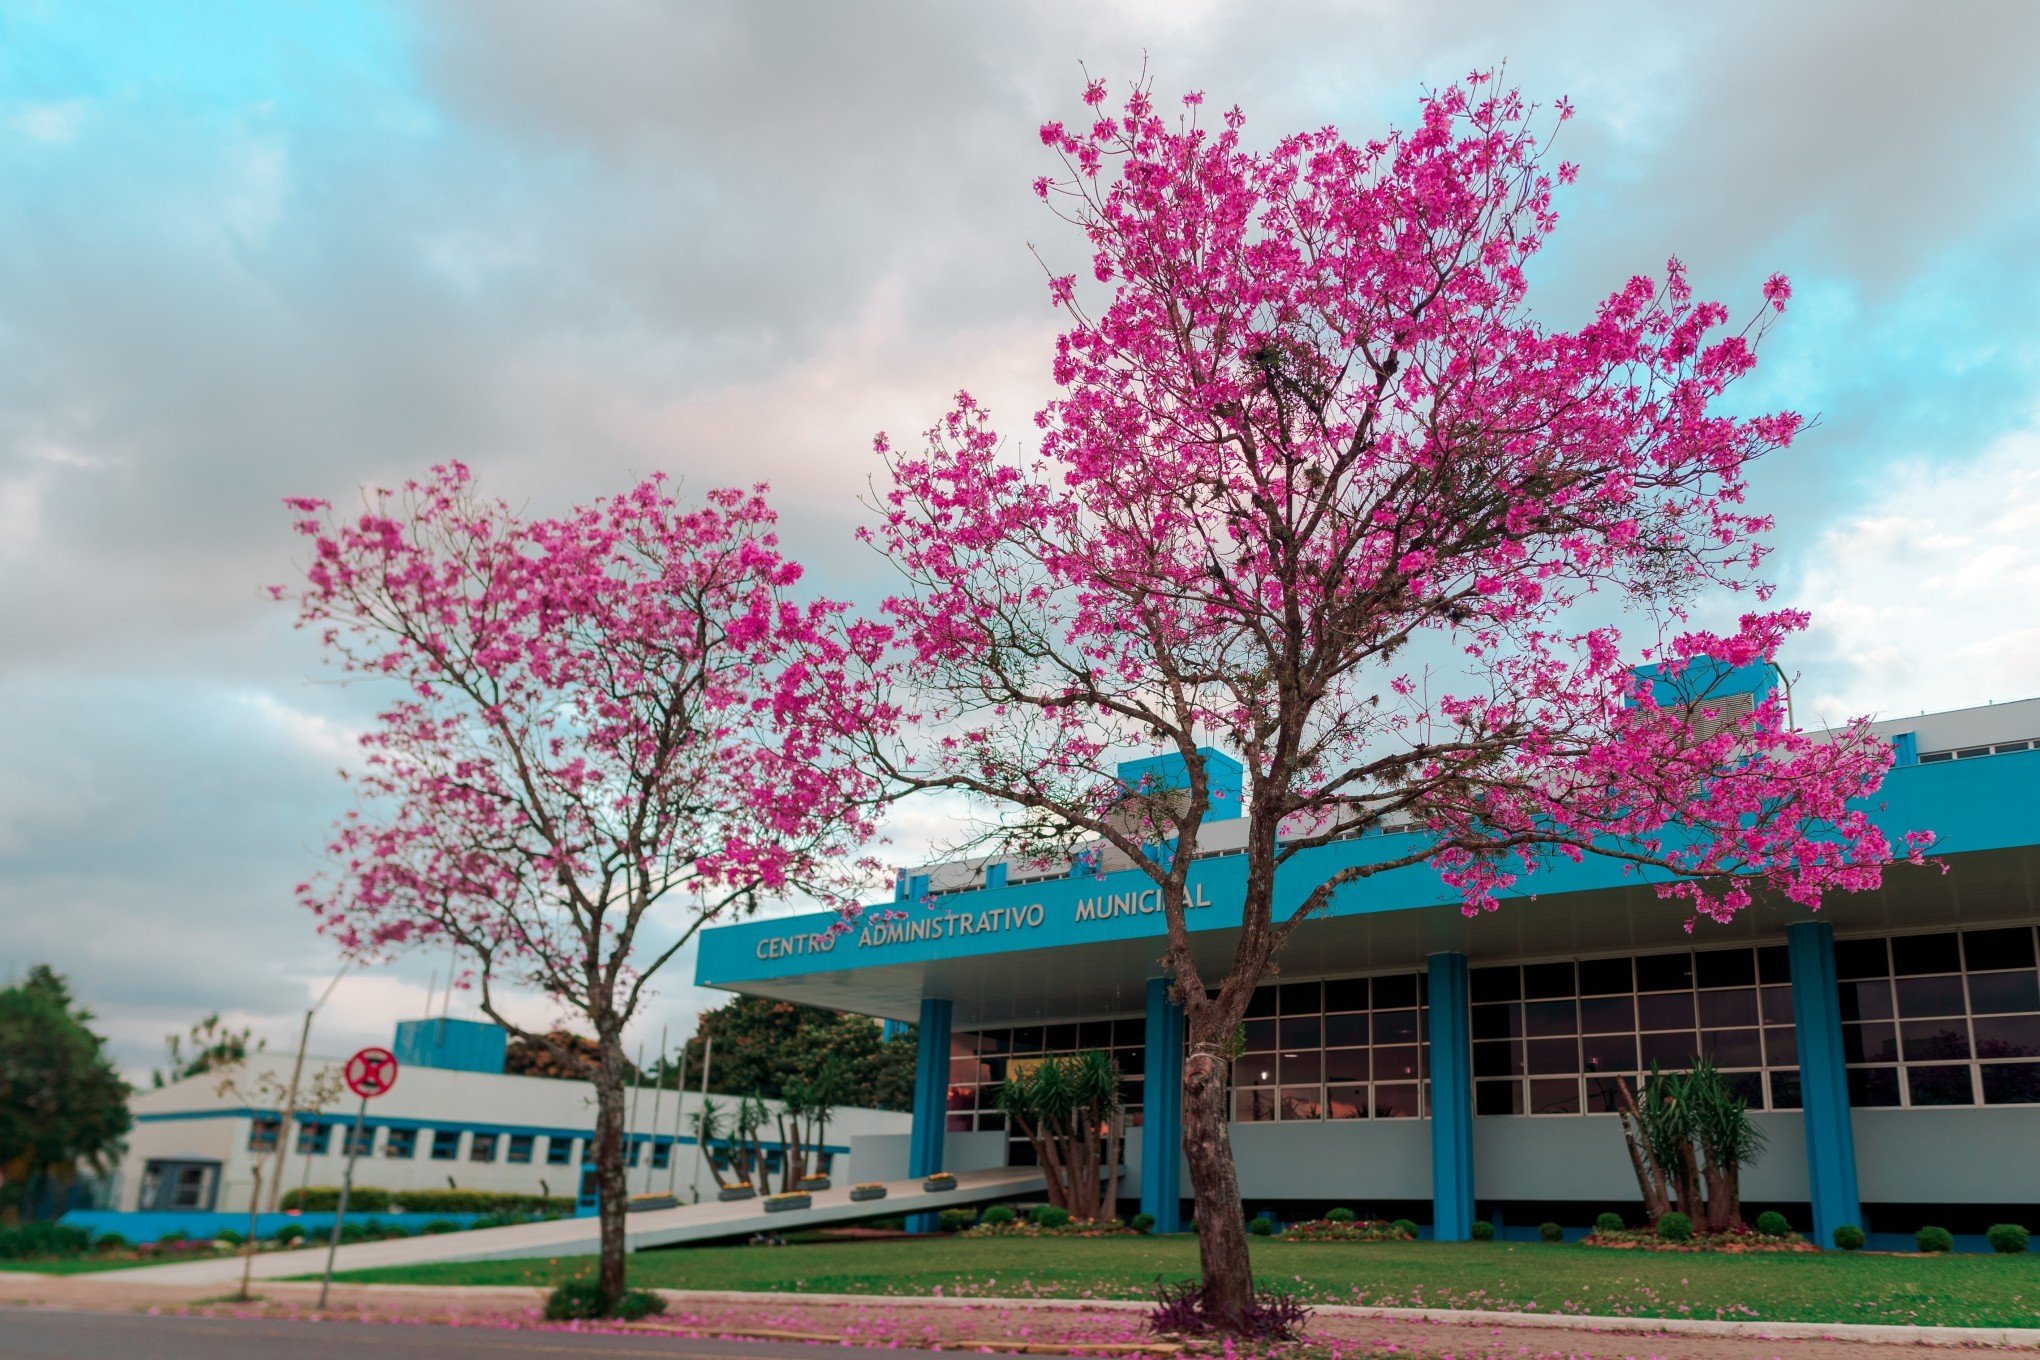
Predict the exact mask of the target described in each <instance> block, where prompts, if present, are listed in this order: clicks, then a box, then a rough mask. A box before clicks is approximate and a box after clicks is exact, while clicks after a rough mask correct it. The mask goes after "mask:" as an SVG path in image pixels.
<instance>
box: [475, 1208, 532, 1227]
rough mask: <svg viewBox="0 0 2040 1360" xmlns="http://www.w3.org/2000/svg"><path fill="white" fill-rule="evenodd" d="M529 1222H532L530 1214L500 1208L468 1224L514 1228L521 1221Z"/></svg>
mask: <svg viewBox="0 0 2040 1360" xmlns="http://www.w3.org/2000/svg"><path fill="white" fill-rule="evenodd" d="M529 1222H531V1215H530V1214H526V1213H519V1212H517V1211H516V1210H514V1209H498V1210H496V1211H495V1212H494V1213H488V1214H483V1215H482V1216H481V1217H480V1218H477V1219H475V1220H474V1221H473V1222H472V1223H470V1224H468V1226H469V1227H470V1228H514V1227H516V1226H517V1225H518V1224H519V1223H529Z"/></svg>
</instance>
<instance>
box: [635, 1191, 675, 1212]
mask: <svg viewBox="0 0 2040 1360" xmlns="http://www.w3.org/2000/svg"><path fill="white" fill-rule="evenodd" d="M679 1207H680V1201H679V1200H677V1199H675V1198H673V1196H671V1195H639V1196H638V1197H637V1198H636V1199H634V1200H631V1201H630V1202H629V1203H628V1204H625V1205H624V1206H623V1209H624V1212H625V1213H631V1214H634V1213H637V1212H638V1211H639V1210H642V1209H677V1208H679Z"/></svg>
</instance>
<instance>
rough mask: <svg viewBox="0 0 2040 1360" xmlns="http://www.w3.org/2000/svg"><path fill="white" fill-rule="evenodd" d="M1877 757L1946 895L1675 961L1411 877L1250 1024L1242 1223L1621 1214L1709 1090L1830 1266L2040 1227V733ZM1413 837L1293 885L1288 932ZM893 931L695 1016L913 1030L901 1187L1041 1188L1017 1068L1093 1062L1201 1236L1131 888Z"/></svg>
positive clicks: (1349, 848) (1890, 809)
mask: <svg viewBox="0 0 2040 1360" xmlns="http://www.w3.org/2000/svg"><path fill="white" fill-rule="evenodd" d="M1877 730H1878V732H1879V734H1880V735H1881V736H1882V737H1883V738H1884V739H1886V740H1888V741H1890V742H1891V743H1892V745H1893V747H1894V753H1895V759H1896V765H1895V767H1894V768H1893V770H1892V771H1891V773H1890V775H1889V777H1888V779H1887V780H1886V783H1885V785H1884V788H1883V790H1882V791H1881V793H1880V794H1879V795H1878V801H1877V805H1876V807H1875V809H1874V815H1875V816H1876V818H1877V819H1878V821H1879V823H1880V825H1882V826H1883V827H1884V828H1885V830H1886V832H1887V834H1889V835H1890V836H1891V837H1892V839H1893V840H1894V842H1896V841H1897V839H1898V837H1899V836H1900V835H1901V834H1903V833H1904V832H1905V831H1908V830H1913V829H1919V828H1924V829H1928V830H1932V831H1934V832H1935V833H1937V835H1938V837H1939V840H1938V843H1937V845H1936V847H1935V855H1936V857H1937V859H1938V860H1939V864H1937V865H1932V866H1928V867H1914V866H1907V865H1898V866H1895V867H1893V868H1891V869H1890V870H1888V871H1887V873H1886V875H1885V882H1884V886H1883V887H1882V888H1881V889H1880V890H1879V891H1877V892H1874V893H1867V894H1855V895H1838V896H1836V897H1834V898H1832V899H1831V900H1830V901H1828V902H1827V903H1826V904H1825V905H1824V907H1823V909H1822V910H1821V911H1820V912H1818V913H1811V912H1808V911H1806V910H1805V909H1803V908H1800V907H1796V906H1793V905H1791V904H1789V903H1783V902H1769V901H1759V902H1758V903H1757V904H1755V905H1752V906H1751V907H1750V908H1748V909H1746V910H1745V911H1744V912H1742V913H1741V914H1740V915H1739V916H1738V917H1737V918H1736V919H1735V920H1734V922H1733V923H1731V924H1727V925H1722V924H1717V923H1715V922H1712V921H1708V920H1701V921H1699V922H1698V923H1697V924H1696V925H1694V927H1693V929H1692V930H1691V932H1690V933H1689V931H1688V929H1687V925H1688V912H1687V911H1686V910H1685V909H1684V908H1683V906H1681V905H1680V904H1677V903H1671V902H1664V901H1660V900H1659V899H1658V898H1657V896H1656V895H1655V893H1654V892H1653V891H1652V890H1651V888H1650V886H1649V879H1648V878H1644V877H1639V876H1636V875H1634V874H1630V873H1626V872H1624V870H1623V868H1622V867H1621V866H1620V865H1618V864H1616V863H1614V862H1612V861H1605V860H1603V861H1596V860H1589V861H1587V862H1584V863H1580V864H1569V863H1565V862H1562V861H1561V862H1557V863H1554V864H1551V865H1549V866H1547V867H1546V868H1544V869H1542V870H1540V871H1539V872H1538V873H1536V874H1534V875H1529V876H1526V877H1525V878H1524V879H1523V880H1522V881H1520V882H1519V883H1518V884H1517V885H1516V888H1515V894H1516V895H1515V896H1513V897H1511V898H1509V899H1507V900H1505V901H1504V903H1503V905H1502V907H1501V909H1500V910H1498V911H1495V912H1492V913H1486V914H1483V915H1481V916H1479V917H1477V918H1471V919H1470V918H1468V917H1467V916H1465V915H1464V914H1463V913H1462V912H1461V910H1460V905H1459V901H1458V898H1457V896H1456V894H1454V893H1453V892H1452V891H1451V890H1450V889H1448V888H1447V887H1446V886H1445V885H1444V884H1443V883H1441V882H1440V881H1439V880H1438V878H1437V876H1436V874H1435V872H1433V871H1432V870H1430V869H1429V868H1428V867H1425V866H1417V867H1412V868H1401V869H1395V870H1391V871H1387V872H1384V873H1382V874H1380V875H1377V876H1374V877H1371V878H1368V879H1366V880H1363V881H1361V882H1359V883H1355V884H1352V885H1349V886H1348V887H1347V888H1345V889H1344V890H1342V891H1341V893H1340V894H1339V896H1338V897H1337V899H1336V901H1335V902H1334V904H1333V905H1332V907H1331V908H1330V909H1329V911H1327V912H1325V913H1324V914H1322V915H1321V916H1319V917H1315V918H1313V919H1312V920H1311V921H1310V922H1308V923H1306V924H1305V925H1304V926H1303V927H1302V928H1300V929H1299V930H1298V932H1297V934H1296V935H1295V937H1294V938H1293V940H1292V942H1291V943H1290V945H1289V946H1288V948H1287V950H1286V951H1285V953H1284V954H1283V955H1282V956H1281V957H1280V959H1279V960H1278V964H1279V968H1280V974H1279V976H1278V977H1275V978H1272V979H1271V980H1270V981H1269V983H1268V985H1266V986H1264V987H1262V988H1261V990H1260V992H1259V993H1258V994H1257V995H1256V997H1255V999H1254V1002H1253V1006H1252V1008H1251V1009H1250V1010H1249V1012H1248V1017H1247V1020H1246V1024H1245V1048H1244V1052H1243V1054H1242V1056H1241V1057H1240V1058H1239V1060H1238V1061H1237V1062H1236V1063H1235V1064H1234V1069H1233V1072H1232V1090H1231V1093H1230V1099H1231V1102H1232V1116H1233V1121H1234V1122H1233V1124H1232V1126H1231V1136H1232V1141H1233V1146H1234V1149H1235V1152H1236V1155H1237V1158H1238V1164H1239V1174H1240V1182H1241V1187H1242V1190H1243V1193H1244V1194H1245V1196H1246V1199H1247V1203H1248V1208H1249V1211H1250V1212H1251V1211H1256V1210H1267V1211H1270V1212H1273V1213H1274V1214H1276V1215H1277V1216H1278V1217H1298V1216H1302V1215H1304V1214H1307V1213H1314V1212H1317V1211H1319V1210H1321V1209H1323V1208H1324V1207H1327V1206H1330V1205H1337V1204H1343V1205H1346V1206H1349V1207H1352V1208H1354V1209H1356V1210H1359V1211H1361V1212H1363V1213H1373V1214H1380V1215H1386V1216H1407V1217H1410V1218H1413V1219H1415V1220H1417V1221H1418V1222H1419V1223H1422V1224H1425V1225H1427V1229H1428V1230H1429V1231H1430V1232H1432V1233H1434V1234H1435V1235H1436V1236H1439V1237H1443V1238H1458V1237H1463V1236H1465V1235H1466V1234H1467V1232H1468V1230H1469V1228H1470V1226H1471V1224H1472V1222H1473V1221H1474V1220H1476V1219H1487V1220H1489V1221H1491V1222H1496V1223H1498V1224H1500V1225H1504V1226H1505V1228H1506V1225H1526V1226H1527V1225H1534V1224H1537V1223H1539V1222H1541V1221H1544V1220H1557V1221H1559V1222H1561V1223H1566V1224H1570V1225H1584V1224H1587V1223H1590V1222H1591V1221H1592V1220H1593V1218H1594V1216H1595V1215H1596V1214H1598V1213H1599V1212H1601V1211H1603V1210H1607V1209H1617V1210H1621V1209H1624V1208H1629V1209H1631V1211H1632V1213H1633V1212H1635V1210H1636V1208H1638V1207H1640V1203H1641V1200H1640V1196H1639V1193H1638V1190H1637V1187H1636V1183H1635V1178H1634V1174H1633V1172H1632V1170H1631V1167H1630V1163H1629V1160H1628V1156H1627V1154H1626V1152H1625V1150H1624V1146H1623V1138H1622V1133H1621V1128H1620V1122H1619V1119H1618V1117H1617V1116H1616V1115H1615V1114H1614V1113H1613V1109H1614V1099H1615V1096H1614V1091H1615V1088H1616V1084H1617V1083H1621V1082H1633V1081H1635V1080H1637V1078H1638V1076H1639V1074H1641V1073H1643V1072H1645V1071H1647V1070H1648V1069H1649V1068H1650V1067H1651V1065H1653V1064H1656V1065H1658V1066H1661V1067H1664V1068H1667V1069H1674V1068H1679V1067H1682V1066H1684V1065H1687V1064H1688V1063H1690V1062H1691V1060H1692V1059H1693V1058H1694V1057H1695V1056H1696V1055H1700V1054H1705V1055H1707V1056H1708V1057H1710V1058H1711V1059H1712V1060H1713V1061H1714V1062H1715V1063H1716V1064H1717V1065H1718V1066H1719V1067H1720V1068H1722V1069H1723V1070H1724V1071H1725V1072H1726V1073H1727V1074H1728V1075H1729V1077H1730V1079H1731V1080H1732V1081H1733V1082H1734V1084H1735V1085H1736V1087H1737V1088H1738V1089H1739V1090H1740V1091H1741V1092H1742V1093H1743V1094H1744V1095H1745V1096H1746V1097H1747V1098H1748V1100H1749V1103H1750V1108H1751V1109H1752V1111H1753V1112H1754V1113H1755V1118H1756V1120H1757V1122H1758V1124H1759V1125H1760V1126H1761V1128H1762V1130H1763V1132H1764V1133H1765V1135H1766V1137H1767V1146H1766V1149H1765V1151H1764V1153H1763V1155H1762V1157H1761V1158H1760V1159H1759V1160H1758V1161H1757V1163H1756V1164H1755V1165H1754V1166H1752V1167H1751V1168H1750V1169H1749V1170H1748V1171H1746V1172H1745V1175H1744V1182H1743V1185H1744V1199H1745V1203H1746V1205H1747V1206H1748V1210H1747V1212H1748V1213H1749V1214H1750V1215H1751V1216H1754V1215H1755V1214H1756V1213H1758V1212H1760V1211H1762V1210H1764V1209H1768V1208H1777V1209H1780V1210H1781V1211H1783V1212H1785V1213H1786V1214H1787V1216H1788V1217H1789V1218H1791V1219H1792V1220H1793V1222H1794V1223H1795V1225H1796V1226H1797V1227H1799V1228H1800V1229H1801V1230H1812V1231H1813V1232H1814V1233H1816V1234H1817V1236H1816V1240H1817V1241H1821V1242H1823V1243H1824V1242H1826V1241H1828V1240H1829V1237H1830V1234H1831V1233H1832V1231H1833V1229H1834V1228H1835V1227H1836V1226H1839V1225H1841V1224H1844V1223H1851V1224H1857V1225H1861V1226H1864V1227H1866V1228H1867V1229H1869V1230H1872V1231H1873V1232H1886V1233H1897V1232H1908V1233H1909V1232H1910V1231H1911V1230H1912V1229H1913V1228H1915V1227H1917V1226H1920V1225H1921V1224H1924V1223H1935V1224H1939V1225H1941V1226H1944V1227H1948V1228H1950V1229H1952V1230H1954V1231H1956V1232H1957V1233H1958V1234H1961V1233H1974V1232H1980V1231H1981V1230H1982V1228H1983V1226H1985V1225H1986V1224H1988V1223H1990V1222H1997V1221H2002V1220H2007V1219H2009V1220H2014V1221H2023V1222H2029V1223H2031V1222H2034V1221H2035V1220H2036V1219H2040V1163H2036V1159H2035V1158H2034V1157H2033V1156H2032V1149H2034V1148H2036V1147H2040V938H2036V934H2035V929H2036V926H2040V888H2036V883H2040V740H2036V738H2040V700H2028V701H2023V702H2019V703H2012V704H2004V705H1996V706H1992V707H1986V708H1978V709H1965V710H1960V711H1955V712H1948V713H1938V714H1928V715H1921V716H1919V717H1917V718H1911V719H1904V720H1892V721H1887V722H1883V723H1880V724H1878V725H1877ZM1220 759H1221V760H1222V758H1220ZM1138 773H1139V771H1137V770H1133V769H1128V770H1126V771H1124V772H1123V774H1124V775H1125V776H1126V777H1128V778H1133V777H1135V776H1136V775H1137V774H1138ZM1235 792H1237V788H1236V786H1235ZM1234 806H1235V807H1237V803H1236V802H1235V803H1234ZM1235 815H1236V814H1235ZM1239 831H1240V824H1239V823H1238V822H1237V821H1235V822H1233V823H1231V824H1230V825H1229V824H1228V823H1227V822H1225V821H1218V822H1215V823H1210V824H1207V826H1206V828H1205V830H1204V832H1203V834H1202V835H1201V837H1200V846H1199V854H1198V862H1197V863H1196V864H1195V865H1193V867H1192V870H1191V894H1192V910H1191V914H1190V920H1191V926H1192V932H1193V941H1194V944H1195V947H1196V949H1197V951H1198V959H1199V965H1200V967H1208V968H1211V969H1222V967H1223V964H1224V961H1225V960H1226V959H1227V958H1228V957H1229V956H1230V952H1231V949H1232V946H1233V940H1234V938H1235V935H1236V933H1237V928H1238V920H1239V917H1238V911H1239V907H1238V903H1239V900H1240V894H1241V890H1242V886H1243V883H1244V873H1243V865H1242V861H1241V857H1240V854H1239V850H1238V846H1239V843H1240V839H1241V837H1240V834H1239ZM1419 834H1422V833H1420V832H1418V831H1417V830H1415V829H1413V828H1403V827H1393V826H1391V827H1389V828H1386V829H1384V830H1381V831H1370V832H1368V833H1367V834H1364V835H1359V836H1356V837H1355V838H1353V839H1349V840H1344V841H1339V842H1335V843H1333V844H1330V845H1327V846H1324V847H1322V848H1320V849H1317V850H1313V851H1309V852H1306V853H1304V854H1302V855H1299V856H1297V857H1296V859H1295V860H1294V861H1293V862H1292V863H1291V865H1289V866H1288V867H1286V868H1285V869H1284V870H1283V871H1282V872H1281V875H1280V876H1279V878H1278V903H1277V912H1278V916H1279V915H1280V913H1281V912H1282V911H1283V909H1284V904H1285V902H1286V903H1287V904H1288V905H1289V906H1292V907H1293V905H1294V904H1295V903H1296V902H1299V901H1301V900H1302V898H1303V896H1304V895H1305V893H1306V892H1307V891H1308V890H1309V888H1310V887H1311V886H1312V885H1313V884H1314V883H1316V882H1321V881H1322V879H1323V876H1324V875H1325V874H1327V873H1329V872H1330V871H1331V870H1333V869H1335V868H1337V867H1339V866H1340V865H1343V864H1346V863H1350V862H1354V861H1356V860H1358V861H1364V860H1367V859H1385V858H1388V857H1390V856H1391V855H1392V854H1399V853H1402V852H1404V851H1405V850H1406V849H1407V848H1408V845H1409V841H1408V839H1407V838H1408V837H1410V836H1414V835H1419ZM1532 894H1534V896H1533V895H1532ZM887 905H888V906H890V907H891V908H892V910H890V911H872V912H868V913H867V914H866V916H865V917H864V919H863V921H861V922H860V924H859V925H858V926H856V927H855V928H854V929H852V930H851V931H850V932H848V933H845V934H840V935H831V934H830V933H829V932H828V930H827V926H828V924H829V918H828V917H826V916H813V917H795V918H782V919H778V920H769V921H752V922H745V923H742V924H736V925H731V926H726V927H721V928H717V929H713V930H710V931H707V932H705V933H704V936H703V941H702V946H701V951H700V955H699V962H698V968H697V981H698V982H699V983H700V984H701V985H704V986H709V987H718V988H724V989H727V990H730V991H735V992H743V993H749V994H754V995H760V996H770V997H779V998H783V999H786V1000H791V1001H800V1002H807V1003H811V1004H815V1005H823V1006H831V1007H835V1008H838V1009H842V1010H849V1011H855V1012H859V1013H862V1014H868V1015H874V1016H880V1017H885V1018H888V1019H891V1020H897V1021H911V1022H913V1023H916V1024H918V1025H919V1027H920V1030H919V1035H920V1038H919V1042H920V1045H921V1066H920V1075H919V1084H918V1087H917V1096H916V1107H915V1114H914V1125H913V1131H912V1140H911V1147H910V1158H909V1160H910V1165H911V1168H912V1171H913V1172H914V1173H915V1174H922V1173H924V1172H926V1171H931V1170H935V1169H949V1170H959V1171H960V1170H966V1169H972V1168H976V1167H983V1166H990V1165H1005V1164H1011V1163H1014V1162H1019V1161H1024V1160H1025V1159H1026V1158H1027V1156H1028V1155H1029V1149H1028V1147H1027V1145H1026V1144H1025V1142H1023V1141H1020V1140H1018V1139H1017V1138H1015V1137H1014V1136H1012V1135H1011V1134H1010V1133H1009V1131H1008V1130H1007V1128H1006V1127H1005V1121H1004V1119H1003V1117H1002V1116H1001V1115H1000V1114H999V1113H998V1109H997V1100H996V1097H997V1091H998V1087H999V1084H1000V1082H1001V1081H1002V1080H1003V1078H1004V1074H1005V1070H1006V1066H1007V1064H1009V1063H1011V1062H1013V1061H1014V1060H1016V1059H1018V1060H1025V1059H1026V1058H1029V1057H1032V1056H1037V1055H1041V1054H1044V1053H1055V1052H1075V1051H1079V1050H1082V1049H1089V1048H1104V1049H1109V1050H1110V1051H1112V1052H1113V1054H1114V1055H1115V1056H1116V1057H1117V1058H1118V1060H1119V1063H1120V1066H1121V1069H1122V1071H1123V1072H1124V1074H1125V1096H1126V1102H1127V1106H1128V1110H1129V1123H1130V1124H1132V1125H1133V1126H1134V1127H1133V1128H1132V1129H1131V1130H1130V1131H1129V1137H1128V1139H1127V1160H1128V1173H1129V1175H1128V1179H1127V1182H1126V1183H1128V1184H1130V1185H1136V1186H1138V1187H1139V1199H1140V1203H1139V1207H1140V1208H1141V1209H1143V1210H1145V1211H1146V1212H1148V1213H1152V1214H1154V1215H1155V1216H1156V1218H1157V1220H1158V1222H1159V1223H1160V1224H1161V1225H1163V1226H1164V1227H1171V1226H1177V1225H1180V1224H1181V1223H1183V1222H1184V1219H1185V1215H1186V1214H1187V1212H1188V1204H1187V1185H1186V1180H1185V1173H1184V1169H1183V1167H1182V1164H1181V1159H1180V1155H1179V1153H1178V1150H1177V1148H1178V1144H1179V1143H1180V1113H1179V1106H1180V1100H1179V1096H1180V1080H1181V1070H1182V1050H1183V1033H1182V1029H1183V1027H1182V1018H1181V1015H1180V1013H1179V1012H1178V1011H1177V1010H1176V1009H1175V1008H1174V1007H1173V1006H1172V1005H1171V1004H1170V1002H1169V1000H1168V989H1167V983H1166V981H1165V980H1164V979H1163V978H1162V977H1160V976H1159V974H1158V971H1157V964H1156V959H1157V956H1158V954H1159V953H1160V952H1161V951H1160V948H1159V943H1160V940H1161V938H1162V936H1163V933H1164V928H1163V922H1162V917H1161V914H1160V904H1159V902H1158V901H1157V899H1156V897H1155V894H1154V892H1153V891H1152V888H1151V885H1150V884H1149V882H1148V880H1147V879H1146V878H1145V876H1144V875H1143V874H1142V873H1141V872H1139V871H1138V870H1137V869H1135V868H1134V867H1133V866H1131V865H1130V864H1128V863H1125V862H1123V861H1121V862H1118V863H1114V862H1113V861H1112V859H1111V858H1110V856H1109V855H1101V854H1099V853H1098V852H1095V851H1094V852H1092V853H1089V854H1086V855H1080V856H1078V857H1077V858H1076V860H1074V861H1073V862H1071V863H1070V864H1068V865H1063V866H1055V867H1053V868H1050V869H1043V868H1040V867H1034V868H1030V869H1028V870H1024V871H1023V870H1022V869H1021V868H1020V867H1019V866H1017V865H1009V864H1002V863H997V862H987V861H971V862H966V863H957V864H944V865H935V866H929V867H926V868H921V869H915V870H912V871H909V872H907V873H904V874H902V875H901V876H900V881H899V884H898V887H897V889H896V892H895V901H894V902H893V903H891V904H887ZM1126 1207H1128V1208H1129V1209H1131V1208H1132V1207H1133V1206H1132V1205H1130V1204H1129V1205H1128V1206H1126Z"/></svg>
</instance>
